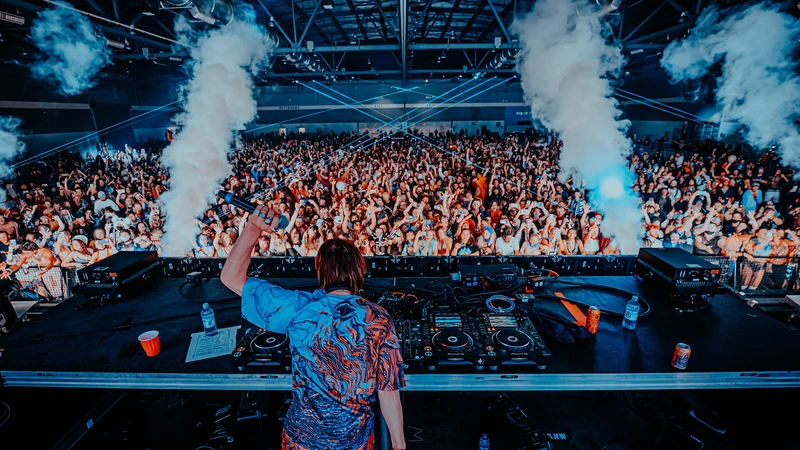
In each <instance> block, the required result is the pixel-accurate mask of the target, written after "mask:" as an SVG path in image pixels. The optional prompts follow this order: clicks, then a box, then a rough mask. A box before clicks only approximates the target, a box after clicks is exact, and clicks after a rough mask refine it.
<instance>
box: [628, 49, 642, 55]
mask: <svg viewBox="0 0 800 450" xmlns="http://www.w3.org/2000/svg"><path fill="white" fill-rule="evenodd" d="M639 53H644V50H642V49H641V48H637V49H635V50H631V55H638V54H639Z"/></svg>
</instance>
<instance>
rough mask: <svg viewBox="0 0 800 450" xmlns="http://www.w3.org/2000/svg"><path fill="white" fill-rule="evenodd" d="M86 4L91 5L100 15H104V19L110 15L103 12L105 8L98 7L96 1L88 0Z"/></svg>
mask: <svg viewBox="0 0 800 450" xmlns="http://www.w3.org/2000/svg"><path fill="white" fill-rule="evenodd" d="M86 2H87V3H89V4H90V5H91V6H92V8H94V10H95V11H97V12H99V13H100V14H102V15H103V17H108V14H106V12H105V11H103V8H101V7H100V5H98V4H97V2H96V1H94V0H86ZM117 20H119V19H117Z"/></svg>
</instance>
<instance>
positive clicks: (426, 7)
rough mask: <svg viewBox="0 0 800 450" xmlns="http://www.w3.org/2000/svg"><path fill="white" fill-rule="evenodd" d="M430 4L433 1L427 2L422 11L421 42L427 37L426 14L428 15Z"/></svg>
mask: <svg viewBox="0 0 800 450" xmlns="http://www.w3.org/2000/svg"><path fill="white" fill-rule="evenodd" d="M432 3H433V0H428V4H427V5H425V9H424V10H423V11H422V20H423V22H422V34H421V35H422V40H423V41H424V40H425V36H427V35H428V14H429V11H428V10H429V8H430V7H431V4H432Z"/></svg>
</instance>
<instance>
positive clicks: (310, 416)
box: [221, 206, 406, 450]
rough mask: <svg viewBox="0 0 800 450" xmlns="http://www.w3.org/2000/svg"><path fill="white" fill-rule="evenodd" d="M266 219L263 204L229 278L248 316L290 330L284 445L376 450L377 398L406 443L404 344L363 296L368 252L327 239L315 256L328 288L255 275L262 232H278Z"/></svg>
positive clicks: (233, 258) (230, 262)
mask: <svg viewBox="0 0 800 450" xmlns="http://www.w3.org/2000/svg"><path fill="white" fill-rule="evenodd" d="M266 217H267V208H265V207H263V206H259V207H258V208H257V209H256V212H255V213H254V214H251V215H250V216H249V217H248V219H247V225H246V226H245V228H244V231H243V232H242V234H241V236H240V237H239V239H237V240H236V243H235V244H234V246H233V249H232V250H231V253H230V256H228V259H227V261H226V262H225V266H224V267H223V269H222V275H221V281H222V283H224V284H225V286H227V287H228V288H229V289H231V290H232V291H234V292H236V293H238V294H240V295H241V296H242V315H243V316H244V318H246V319H247V320H248V321H250V322H252V323H253V324H254V325H257V326H259V327H261V328H264V329H266V330H268V331H271V332H274V333H284V334H286V335H288V336H289V339H290V342H291V353H292V405H291V407H290V408H289V411H288V413H287V415H286V421H285V423H284V430H283V441H282V442H283V444H282V448H283V449H284V450H323V449H324V450H334V449H335V450H340V449H341V450H371V449H372V448H373V440H374V436H373V422H372V416H373V414H372V409H371V404H372V403H373V402H375V399H376V396H377V399H379V400H380V404H381V412H382V414H383V417H384V419H385V420H386V424H387V426H388V428H389V433H390V434H391V443H392V449H393V450H394V449H397V450H401V449H405V448H406V442H405V437H404V435H403V410H402V406H401V403H400V392H399V389H401V388H403V387H405V380H404V378H403V369H402V363H403V361H402V356H401V350H400V343H399V341H398V339H397V335H396V334H395V330H394V325H393V324H392V321H391V319H390V317H389V314H388V313H387V312H386V311H385V310H384V309H383V308H381V307H380V306H378V305H376V304H374V303H371V302H369V301H367V300H365V299H363V298H361V297H360V296H359V295H358V292H359V291H360V289H361V286H362V284H363V282H364V276H365V274H366V263H365V262H364V258H363V257H362V256H361V253H360V252H359V251H358V249H357V248H356V247H355V246H354V245H353V244H351V243H350V242H347V241H344V240H340V239H333V240H329V241H327V242H325V243H324V244H323V245H322V246H321V247H320V249H319V252H318V254H317V257H316V260H315V266H316V270H317V277H318V278H319V283H320V288H321V289H319V290H317V291H314V292H311V293H308V292H301V291H292V290H287V289H283V288H281V287H279V286H275V285H273V284H271V283H269V282H268V281H266V280H259V279H256V278H248V277H247V268H248V267H249V265H250V255H251V253H252V251H253V247H254V246H255V245H256V242H257V241H258V239H259V238H260V237H261V233H262V231H267V230H270V225H268V224H267V222H266V221H265V218H266ZM376 394H377V395H376Z"/></svg>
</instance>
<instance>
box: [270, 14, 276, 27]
mask: <svg viewBox="0 0 800 450" xmlns="http://www.w3.org/2000/svg"><path fill="white" fill-rule="evenodd" d="M269 27H270V28H275V18H274V17H272V16H269Z"/></svg>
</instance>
